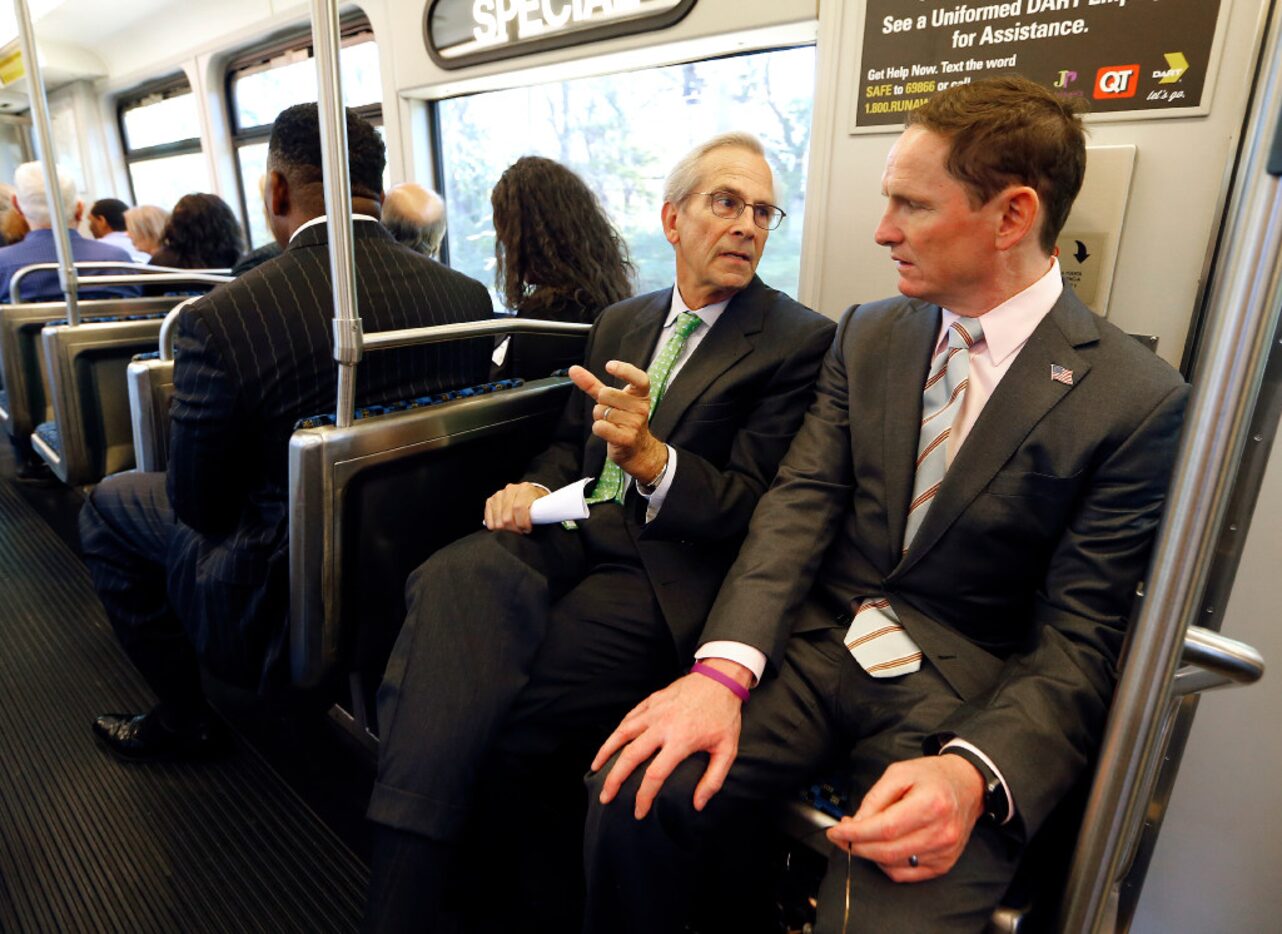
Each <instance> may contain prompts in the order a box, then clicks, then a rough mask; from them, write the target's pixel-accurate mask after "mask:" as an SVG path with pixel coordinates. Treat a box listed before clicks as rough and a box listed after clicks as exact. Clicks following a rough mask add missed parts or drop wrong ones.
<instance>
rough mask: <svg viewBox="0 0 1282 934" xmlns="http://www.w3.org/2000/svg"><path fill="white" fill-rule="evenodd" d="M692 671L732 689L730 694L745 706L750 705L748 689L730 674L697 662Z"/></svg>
mask: <svg viewBox="0 0 1282 934" xmlns="http://www.w3.org/2000/svg"><path fill="white" fill-rule="evenodd" d="M690 671H691V673H692V674H696V675H703V676H704V677H705V678H711V679H712V680H713V681H715V682H717V683H718V684H724V685H725V686H726V687H728V688H729V689H730V693H732V694H733V695H734V696H735V697H737V698H739V700H741V701H743V702H744V703H745V704H746V703H748V689H747V688H746V687H744V686H743V685H742V684H740V683H739V682H738V681H736V680H735V679H734V678H732V677H730V676H729V675H728V674H724V673H723V672H720V671H717V669H715V668H713V667H712V666H711V665H705V664H704V663H703V662H695V663H694V665H693V666H692V667H691V668H690Z"/></svg>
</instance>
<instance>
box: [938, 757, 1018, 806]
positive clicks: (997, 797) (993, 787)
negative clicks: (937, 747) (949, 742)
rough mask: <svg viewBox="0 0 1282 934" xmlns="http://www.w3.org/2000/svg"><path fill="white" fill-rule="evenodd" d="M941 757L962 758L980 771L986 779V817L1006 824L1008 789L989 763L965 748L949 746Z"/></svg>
mask: <svg viewBox="0 0 1282 934" xmlns="http://www.w3.org/2000/svg"><path fill="white" fill-rule="evenodd" d="M940 755H944V756H960V757H961V758H963V759H965V760H966V761H967V762H969V763H970V764H971V765H973V766H974V767H975V768H976V769H977V770H978V771H979V774H980V775H981V776H982V777H983V779H984V816H985V817H987V818H988V819H989V820H991V821H993V822H994V823H997V824H1001V823H1004V822H1005V820H1006V819H1007V818H1008V817H1009V816H1010V815H1009V813H1008V811H1009V806H1008V805H1007V803H1006V788H1005V786H1003V785H1002V780H1001V779H1000V778H998V777H997V773H996V772H994V771H993V770H992V769H991V768H990V767H989V765H988V763H987V762H985V761H984V760H983V759H982V758H981V757H980V756H977V755H975V753H973V752H971V751H970V750H969V749H967V748H966V747H964V746H949V747H948V748H947V749H944V750H941V751H940Z"/></svg>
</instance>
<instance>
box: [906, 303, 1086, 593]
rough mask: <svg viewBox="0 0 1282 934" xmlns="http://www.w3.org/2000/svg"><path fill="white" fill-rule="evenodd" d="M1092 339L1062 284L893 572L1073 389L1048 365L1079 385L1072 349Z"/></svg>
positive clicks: (1081, 372)
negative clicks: (1066, 373)
mask: <svg viewBox="0 0 1282 934" xmlns="http://www.w3.org/2000/svg"><path fill="white" fill-rule="evenodd" d="M1097 340H1099V330H1098V329H1097V328H1096V327H1095V321H1094V318H1093V317H1092V315H1091V312H1090V311H1089V310H1088V309H1087V308H1086V306H1085V305H1083V304H1082V303H1081V302H1080V301H1078V299H1077V297H1076V296H1075V295H1073V293H1072V292H1071V291H1070V290H1068V289H1067V288H1066V289H1065V290H1064V292H1063V294H1062V295H1061V296H1060V298H1059V301H1057V302H1056V303H1055V305H1054V307H1052V308H1051V311H1050V313H1049V314H1048V315H1047V316H1046V317H1045V318H1044V319H1042V322H1041V323H1040V324H1039V325H1038V326H1037V327H1036V328H1035V329H1034V330H1033V333H1032V334H1031V335H1030V336H1029V338H1028V343H1027V344H1025V345H1024V349H1023V350H1021V351H1020V352H1019V355H1018V356H1017V357H1016V358H1015V361H1014V362H1013V363H1012V364H1011V367H1010V369H1009V370H1007V372H1006V375H1005V376H1003V377H1002V380H1001V382H1000V383H998V385H997V388H996V390H994V391H993V395H992V398H990V399H989V400H988V404H987V405H985V406H984V410H983V411H982V412H981V413H980V414H979V418H978V419H976V421H975V425H974V427H973V428H971V431H970V434H969V435H968V436H967V437H966V443H965V444H963V445H962V448H961V450H960V451H958V452H957V456H956V458H955V459H954V460H953V463H952V464H951V465H950V466H949V468H948V473H946V474H945V475H944V482H943V485H942V486H940V488H939V494H938V495H937V496H936V497H935V501H934V502H933V503H932V504H931V506H930V511H929V512H928V513H926V518H925V520H923V522H922V524H921V528H920V529H918V530H917V537H916V538H915V539H914V540H913V544H912V548H910V549H909V551H908V554H906V555H905V556H904V559H903V561H902V562H901V563H900V565H899V567H897V568H896V569H895V573H896V574H902V573H904V572H905V571H907V570H908V569H909V568H911V567H912V566H913V565H914V564H916V563H917V562H918V561H919V560H920V559H921V556H922V555H923V554H925V553H926V552H927V551H929V550H930V549H931V547H932V546H934V544H935V543H936V542H937V541H938V540H939V538H940V536H942V535H943V534H944V532H946V531H947V530H948V527H949V526H951V525H952V524H953V522H954V521H955V520H956V519H957V517H958V516H959V515H961V513H962V511H963V510H965V509H966V507H968V506H969V505H970V504H971V502H972V501H973V500H974V499H975V497H976V496H978V495H979V494H980V493H981V492H982V491H983V490H984V489H985V488H986V487H987V486H988V484H989V483H990V482H992V479H993V477H994V475H996V473H997V472H998V471H999V470H1000V469H1001V468H1002V466H1003V465H1004V464H1005V463H1006V462H1007V461H1009V460H1010V458H1011V456H1012V455H1013V454H1014V453H1015V452H1016V451H1017V450H1018V449H1019V446H1020V445H1021V444H1023V443H1024V440H1025V439H1026V438H1027V437H1028V435H1029V433H1030V432H1031V431H1032V430H1033V428H1034V427H1035V426H1036V425H1037V423H1038V422H1040V421H1041V420H1042V418H1044V417H1045V416H1046V413H1047V412H1049V411H1050V410H1051V409H1053V408H1054V407H1055V406H1056V405H1057V404H1058V403H1059V401H1060V400H1061V399H1063V398H1064V397H1065V396H1067V395H1068V394H1069V393H1070V392H1072V391H1073V387H1072V386H1068V385H1065V384H1064V383H1061V382H1057V381H1056V380H1053V379H1051V367H1052V365H1055V364H1058V365H1060V366H1062V367H1066V368H1067V369H1069V370H1072V372H1073V381H1074V383H1075V384H1078V383H1080V382H1081V380H1082V379H1083V378H1084V377H1085V376H1086V373H1087V371H1089V370H1090V364H1089V363H1088V362H1087V361H1086V359H1085V358H1084V357H1082V356H1081V355H1080V354H1078V353H1077V351H1076V350H1075V349H1074V348H1075V347H1080V346H1082V345H1083V344H1089V343H1094V342H1095V341H1097Z"/></svg>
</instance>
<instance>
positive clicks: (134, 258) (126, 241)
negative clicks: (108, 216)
mask: <svg viewBox="0 0 1282 934" xmlns="http://www.w3.org/2000/svg"><path fill="white" fill-rule="evenodd" d="M98 240H99V241H100V242H102V243H109V244H111V245H112V246H115V247H119V248H120V249H122V250H124V251H125V252H126V253H128V254H129V261H130V262H131V263H150V262H151V257H150V256H148V255H147V254H146V253H144V252H143V251H142V250H140V249H138V248H137V247H136V246H134V241H133V239H132V238H131V237H130V236H129V234H128V233H126V232H125V231H123V230H113V231H112V232H111V233H109V234H104V235H103V236H101V237H99V238H98Z"/></svg>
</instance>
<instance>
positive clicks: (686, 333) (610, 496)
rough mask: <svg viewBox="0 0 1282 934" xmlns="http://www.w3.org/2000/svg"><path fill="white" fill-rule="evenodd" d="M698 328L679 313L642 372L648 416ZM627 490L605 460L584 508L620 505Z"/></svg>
mask: <svg viewBox="0 0 1282 934" xmlns="http://www.w3.org/2000/svg"><path fill="white" fill-rule="evenodd" d="M701 324H703V319H702V318H700V317H699V316H698V315H696V314H695V313H694V312H692V311H683V312H682V313H681V314H680V315H678V316H677V324H676V327H675V329H674V330H673V332H672V336H671V337H669V338H668V342H667V343H666V344H664V345H663V349H662V350H661V351H659V356H657V357H655V359H654V362H653V363H651V364H650V369H648V370H646V375H647V376H649V377H650V415H651V416H653V415H654V410H655V409H656V408H658V406H659V400H661V399H662V398H663V393H664V392H665V391H666V390H667V388H668V380H669V379H670V378H671V376H672V367H673V365H674V364H675V363H676V362H677V358H678V357H680V356H681V351H683V350H685V346H686V340H687V339H688V338H689V337H690V335H691V334H693V333H694V332H695V330H696V329H697V328H698V327H699V325H701ZM627 488H628V484H627V477H626V476H624V473H623V469H622V468H621V467H620V466H619V465H618V464H616V463H615V462H614V461H612V460H610V459H609V458H608V457H607V458H606V459H605V466H604V467H602V468H601V476H599V477H597V481H596V484H595V485H594V486H593V487H592V492H591V493H589V494H588V496H587V502H588V505H594V504H596V503H605V502H609V501H610V500H614V501H615V502H617V503H621V502H623V494H624V492H625V491H626V490H627Z"/></svg>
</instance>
